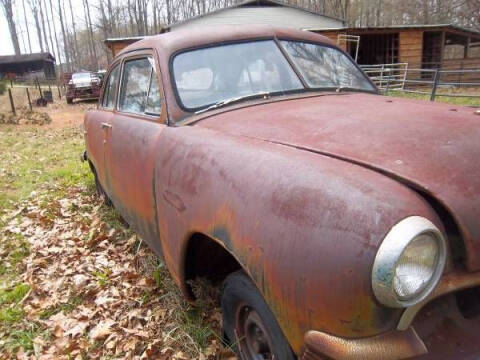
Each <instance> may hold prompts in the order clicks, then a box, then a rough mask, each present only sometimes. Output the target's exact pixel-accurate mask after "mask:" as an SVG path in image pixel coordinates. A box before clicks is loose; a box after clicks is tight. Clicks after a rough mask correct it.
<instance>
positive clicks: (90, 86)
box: [65, 71, 102, 104]
mask: <svg viewBox="0 0 480 360" xmlns="http://www.w3.org/2000/svg"><path fill="white" fill-rule="evenodd" d="M66 80H67V84H66V85H67V92H66V94H65V99H66V100H67V104H73V101H74V100H76V99H83V100H90V99H98V98H99V97H100V90H101V88H102V79H101V77H100V75H99V74H97V73H94V72H89V71H84V72H78V73H73V74H70V75H69V76H68V77H67V78H66Z"/></svg>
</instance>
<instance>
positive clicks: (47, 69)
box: [0, 52, 56, 78]
mask: <svg viewBox="0 0 480 360" xmlns="http://www.w3.org/2000/svg"><path fill="white" fill-rule="evenodd" d="M29 74H30V75H35V76H36V77H45V78H55V77H56V75H55V58H54V57H53V55H52V54H50V53H48V52H44V53H33V54H22V55H6V56H0V75H1V76H2V77H3V76H7V75H8V76H15V77H18V76H28V75H29Z"/></svg>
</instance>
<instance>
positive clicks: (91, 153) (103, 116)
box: [85, 62, 120, 187]
mask: <svg viewBox="0 0 480 360" xmlns="http://www.w3.org/2000/svg"><path fill="white" fill-rule="evenodd" d="M119 78H120V62H118V63H117V64H114V65H113V66H112V67H111V70H110V72H109V74H108V77H107V80H106V82H105V87H104V90H103V94H102V98H101V99H100V101H99V105H98V108H97V109H96V110H93V111H89V112H88V114H87V117H86V121H85V127H86V128H85V130H86V133H87V137H86V138H87V155H88V158H89V160H90V161H91V162H92V164H93V166H94V167H95V172H96V174H97V177H98V179H99V181H100V183H101V184H102V186H104V187H105V185H106V181H107V176H106V169H105V145H106V143H107V140H108V136H109V135H110V134H109V128H110V123H111V119H112V116H113V111H114V108H115V102H116V97H117V88H118V83H119Z"/></svg>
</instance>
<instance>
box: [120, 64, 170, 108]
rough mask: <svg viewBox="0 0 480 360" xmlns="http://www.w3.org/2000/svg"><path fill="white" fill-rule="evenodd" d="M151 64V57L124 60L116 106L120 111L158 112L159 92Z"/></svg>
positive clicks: (159, 105) (159, 106)
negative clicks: (117, 104)
mask: <svg viewBox="0 0 480 360" xmlns="http://www.w3.org/2000/svg"><path fill="white" fill-rule="evenodd" d="M153 65H154V64H153V59H152V58H141V59H135V60H128V61H126V62H125V64H124V66H123V77H122V87H121V90H120V98H119V106H118V107H119V109H120V110H121V111H125V112H130V113H135V114H148V115H159V114H160V112H161V104H160V93H159V91H158V83H157V79H156V75H155V69H154V66H153Z"/></svg>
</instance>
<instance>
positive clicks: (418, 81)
mask: <svg viewBox="0 0 480 360" xmlns="http://www.w3.org/2000/svg"><path fill="white" fill-rule="evenodd" d="M360 67H361V68H362V69H363V71H364V72H365V73H366V74H367V75H368V76H369V77H370V79H371V80H372V81H373V82H374V83H375V84H376V85H377V87H378V88H379V89H380V90H382V91H384V92H388V91H390V90H398V91H403V92H408V93H414V94H422V95H429V96H430V100H431V101H435V98H436V97H438V96H445V97H469V98H478V99H480V93H478V92H476V93H459V92H450V93H448V94H446V93H441V92H440V93H439V92H438V90H439V89H446V88H448V89H455V90H457V89H458V88H477V87H478V88H479V89H480V69H469V70H442V69H410V68H409V67H408V63H396V64H378V65H361V66H360ZM455 79H456V80H455Z"/></svg>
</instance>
